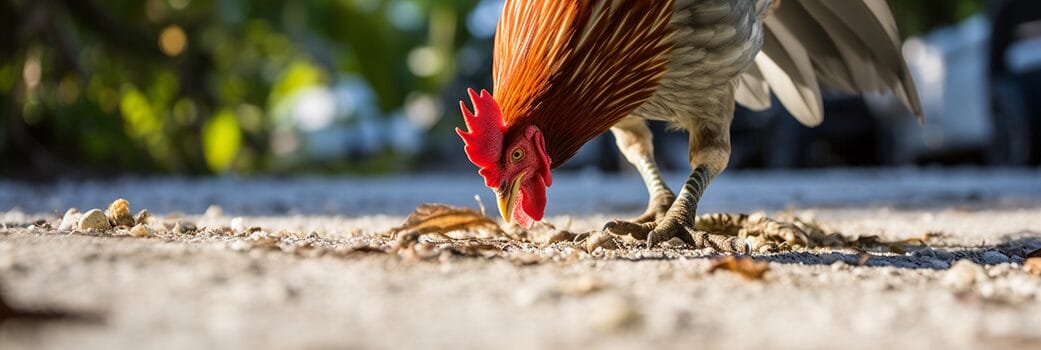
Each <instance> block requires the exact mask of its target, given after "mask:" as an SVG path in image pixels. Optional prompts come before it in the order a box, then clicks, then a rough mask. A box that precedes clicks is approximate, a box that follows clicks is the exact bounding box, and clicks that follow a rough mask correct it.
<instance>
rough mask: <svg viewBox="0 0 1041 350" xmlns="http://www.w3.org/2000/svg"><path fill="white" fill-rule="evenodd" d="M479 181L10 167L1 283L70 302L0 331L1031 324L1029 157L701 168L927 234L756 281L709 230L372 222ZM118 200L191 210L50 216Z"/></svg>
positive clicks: (796, 209) (575, 198)
mask: <svg viewBox="0 0 1041 350" xmlns="http://www.w3.org/2000/svg"><path fill="white" fill-rule="evenodd" d="M680 177H681V175H672V176H670V178H672V179H677V178H680ZM468 180H473V179H469V178H464V177H462V176H458V177H450V176H443V177H442V176H429V177H410V178H394V179H386V180H364V181H361V180H346V179H320V178H311V179H297V180H278V179H250V180H243V179H238V180H236V179H203V180H181V179H120V180H116V181H105V182H67V183H60V184H52V185H28V184H21V183H10V182H0V210H3V211H2V212H0V290H2V291H3V297H4V299H6V300H7V302H8V303H10V304H11V305H12V306H14V307H17V308H20V309H28V310H42V309H45V310H60V311H65V312H71V313H73V314H74V315H78V316H79V317H77V318H72V319H64V320H57V321H46V322H37V321H27V320H19V319H15V320H8V321H7V322H3V323H0V348H2V349H22V348H55V349H65V348H101V349H110V348H159V349H163V348H170V349H183V348H272V349H285V348H307V349H310V348H465V349H470V348H474V349H484V348H493V347H494V348H507V349H510V348H517V349H532V348H551V349H552V348H576V347H582V348H587V347H588V348H633V347H636V346H640V347H651V346H653V347H660V348H691V347H711V348H798V349H805V348H821V349H833V348H838V347H842V348H882V347H888V346H900V347H901V348H912V347H914V348H919V347H920V348H953V349H968V348H982V347H992V348H1030V347H1036V346H1037V344H1041V276H1038V275H1037V274H1033V273H1031V272H1029V271H1028V269H1027V268H1025V267H1024V256H1025V255H1026V253H1027V252H1029V251H1032V250H1034V249H1037V248H1041V173H1039V172H1037V171H977V170H957V171H950V170H932V171H912V170H887V171H840V172H834V171H829V172H801V173H734V174H733V175H732V176H729V177H725V178H723V179H720V180H719V181H718V182H717V183H716V184H714V185H713V187H712V188H710V190H709V192H708V194H707V195H706V199H705V202H704V203H703V205H702V208H703V209H704V211H740V212H752V211H758V210H763V211H765V212H766V213H768V214H769V215H771V216H774V217H800V218H804V219H807V220H810V219H812V220H813V221H815V222H817V223H820V224H822V225H824V226H826V227H827V228H828V229H829V230H830V231H835V232H839V233H841V234H842V235H844V236H847V237H850V238H855V237H858V236H868V235H878V236H879V237H880V238H881V239H882V240H884V241H901V240H906V239H913V238H923V237H928V239H927V240H926V246H920V245H917V244H913V245H906V246H905V245H901V246H899V247H897V248H899V249H896V248H893V249H884V248H885V246H883V248H882V249H869V250H868V251H867V253H869V254H868V256H865V255H864V254H863V253H864V251H861V250H857V249H849V248H812V249H795V250H792V251H782V252H777V253H770V254H755V255H754V257H755V259H757V260H759V261H763V262H767V263H768V267H769V270H768V271H767V272H766V274H765V276H764V277H763V278H762V279H760V280H754V279H747V278H743V277H741V276H739V275H737V274H734V273H730V272H727V271H716V272H715V273H709V272H708V271H709V268H710V265H712V261H713V259H714V258H716V257H717V256H718V254H716V253H714V252H712V251H709V250H691V249H685V248H683V247H677V248H667V249H654V250H647V249H644V248H641V247H640V246H639V245H638V244H633V243H631V242H627V241H624V240H622V241H620V242H619V243H620V244H621V247H620V249H603V248H600V249H595V250H592V251H587V250H585V249H584V246H583V245H582V244H578V243H571V242H557V243H552V244H547V243H540V242H541V241H539V240H536V242H520V241H515V240H508V239H504V238H497V237H492V238H487V239H471V240H465V241H456V242H453V243H450V244H443V242H444V241H443V239H442V238H441V237H424V238H420V239H419V243H420V244H417V245H412V246H410V247H409V248H407V249H406V248H402V249H398V247H399V246H398V244H399V243H398V242H395V240H394V238H393V237H387V238H381V236H378V233H380V232H384V231H386V230H388V229H390V228H392V227H394V226H397V225H399V224H400V223H401V222H402V221H403V219H404V216H405V215H406V214H407V213H408V212H409V211H411V210H412V209H413V208H414V207H415V206H416V205H417V204H419V203H423V202H446V203H451V204H455V205H465V206H471V207H475V206H476V205H475V204H473V199H472V196H473V195H474V194H475V193H476V194H481V195H482V196H484V197H487V194H486V192H487V191H486V190H482V189H480V188H479V187H477V186H473V185H472V184H468V183H469V182H474V181H468ZM478 185H479V182H478ZM409 189H411V190H409ZM605 189H611V190H609V191H608V190H605ZM642 191H643V190H642V188H640V187H639V180H638V179H636V178H632V177H604V176H599V175H595V174H594V175H590V174H579V175H562V176H558V179H557V181H556V182H555V184H554V187H553V188H551V189H550V203H551V204H550V209H549V214H550V215H551V216H550V217H549V219H548V220H547V221H548V222H550V223H552V224H554V225H556V226H557V227H562V228H567V229H569V230H571V231H575V232H582V231H587V230H595V229H597V228H598V227H599V226H600V225H602V224H603V223H604V222H605V221H607V220H609V219H613V218H617V217H626V216H629V215H632V214H634V213H635V212H637V211H639V210H640V206H641V205H642V204H643V203H644V201H645V197H644V196H645V195H644V194H643V193H642ZM119 197H124V198H127V199H129V200H130V202H131V206H132V208H133V210H135V211H136V210H138V209H142V208H147V209H149V210H151V211H152V212H153V214H155V220H154V226H155V227H157V228H159V227H167V228H170V229H172V228H173V227H172V226H174V224H176V223H178V222H181V223H186V222H191V223H193V224H194V225H195V226H197V227H198V228H199V230H198V232H192V233H181V234H177V233H173V232H164V231H162V230H160V231H159V232H157V233H156V234H154V235H153V236H151V237H145V238H137V237H131V236H129V235H128V234H127V232H122V231H106V232H82V231H79V230H73V231H61V230H58V229H56V227H57V226H58V225H59V222H60V220H61V213H64V211H65V209H67V208H69V207H78V208H80V209H83V210H84V211H85V209H89V208H100V209H105V206H107V205H108V203H109V202H111V201H112V200H113V199H115V198H119ZM213 204H216V206H212V207H211V205H213ZM492 205H494V204H492ZM208 207H209V208H210V209H207V208H208ZM41 220H42V221H41ZM253 227H259V229H255V228H253ZM363 247H364V248H363ZM864 258H866V260H864ZM0 322H2V321H0Z"/></svg>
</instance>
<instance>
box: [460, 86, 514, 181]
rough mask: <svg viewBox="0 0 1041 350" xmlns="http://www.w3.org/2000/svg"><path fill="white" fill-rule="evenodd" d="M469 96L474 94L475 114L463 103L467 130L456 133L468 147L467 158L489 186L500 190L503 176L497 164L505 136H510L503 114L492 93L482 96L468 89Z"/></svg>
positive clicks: (461, 105) (482, 92) (471, 97)
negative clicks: (507, 133) (476, 167)
mask: <svg viewBox="0 0 1041 350" xmlns="http://www.w3.org/2000/svg"><path fill="white" fill-rule="evenodd" d="M467 93H469V95H470V102H472V103H473V106H474V111H473V112H470V110H468V109H467V108H466V102H463V101H459V108H460V109H462V111H463V120H464V121H465V122H466V129H467V131H463V130H462V129H459V128H455V132H456V133H457V134H459V137H461V138H462V139H463V142H464V143H465V144H466V146H464V147H463V149H464V150H465V151H466V157H467V158H470V162H472V163H474V165H476V166H478V167H479V168H481V170H480V171H478V173H480V174H481V176H483V177H484V182H485V185H487V186H488V187H493V188H494V187H498V186H499V183H500V181H501V180H502V175H501V174H499V168H498V166H496V164H497V163H498V162H499V158H500V157H501V156H502V148H503V137H504V136H505V134H506V125H505V124H504V122H503V119H502V112H501V111H500V109H499V105H498V104H497V103H495V99H494V98H492V95H491V94H490V93H488V91H485V90H481V94H480V95H478V94H477V92H475V91H474V90H473V89H468V90H467Z"/></svg>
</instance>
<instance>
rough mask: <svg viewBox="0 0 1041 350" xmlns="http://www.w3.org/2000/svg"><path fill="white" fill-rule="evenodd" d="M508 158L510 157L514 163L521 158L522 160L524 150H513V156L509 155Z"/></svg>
mask: <svg viewBox="0 0 1041 350" xmlns="http://www.w3.org/2000/svg"><path fill="white" fill-rule="evenodd" d="M510 157H512V158H513V160H514V161H518V160H521V158H524V150H522V149H520V148H518V149H515V150H513V154H512V155H510Z"/></svg>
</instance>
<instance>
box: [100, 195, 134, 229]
mask: <svg viewBox="0 0 1041 350" xmlns="http://www.w3.org/2000/svg"><path fill="white" fill-rule="evenodd" d="M105 216H106V217H108V222H109V223H110V224H112V226H127V227H130V226H134V217H133V216H131V215H130V202H129V201H127V200H126V199H123V198H120V199H117V200H115V201H114V202H112V204H109V205H108V209H107V210H105Z"/></svg>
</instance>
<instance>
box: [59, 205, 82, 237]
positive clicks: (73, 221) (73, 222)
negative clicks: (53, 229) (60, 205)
mask: <svg viewBox="0 0 1041 350" xmlns="http://www.w3.org/2000/svg"><path fill="white" fill-rule="evenodd" d="M79 221H80V210H79V209H76V208H71V209H69V210H67V211H65V216H62V217H61V223H60V224H58V230H60V231H71V230H75V229H76V227H78V226H79Z"/></svg>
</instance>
